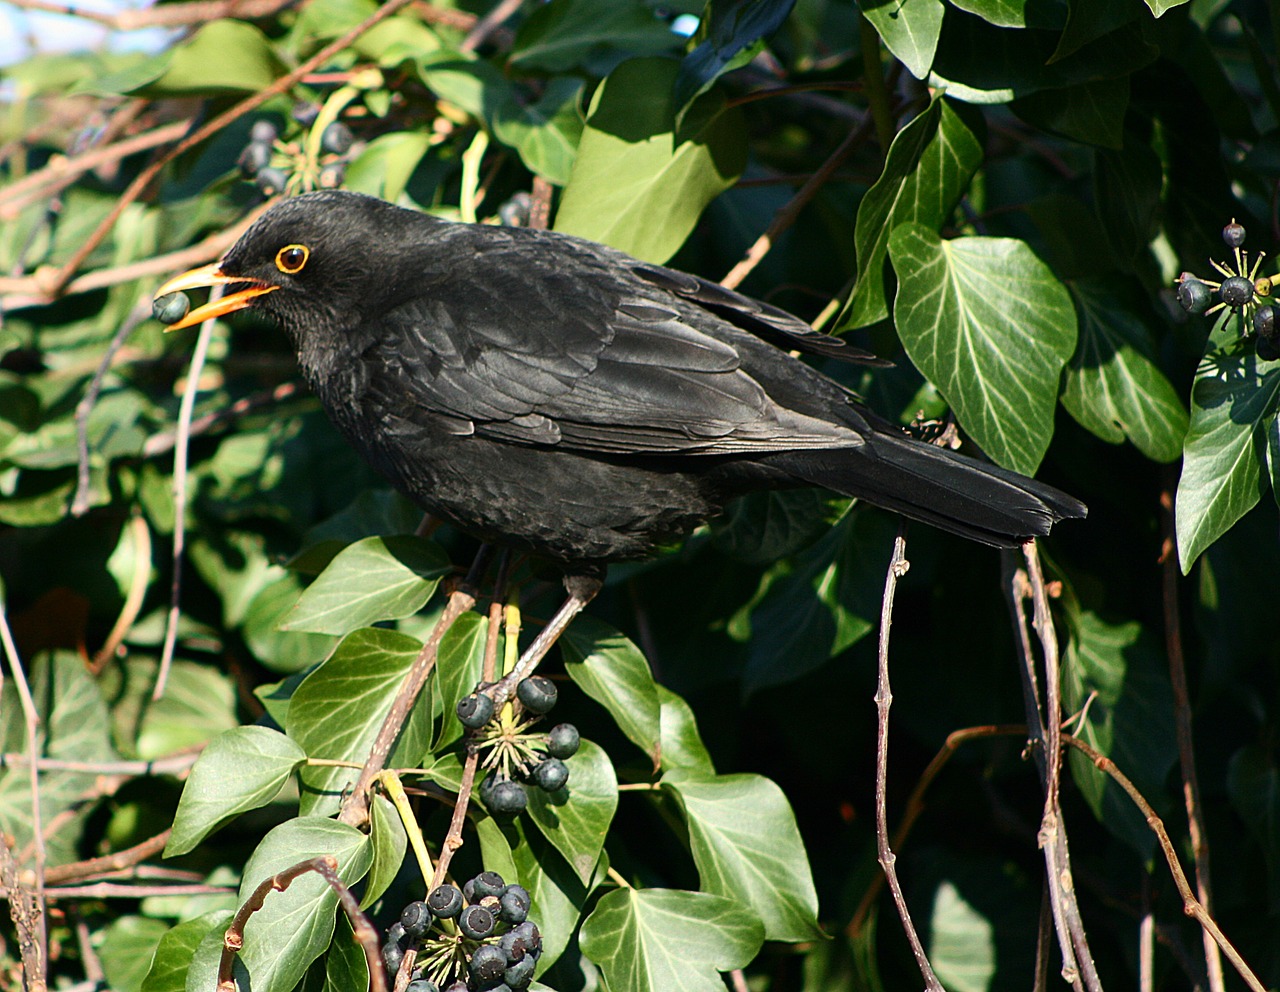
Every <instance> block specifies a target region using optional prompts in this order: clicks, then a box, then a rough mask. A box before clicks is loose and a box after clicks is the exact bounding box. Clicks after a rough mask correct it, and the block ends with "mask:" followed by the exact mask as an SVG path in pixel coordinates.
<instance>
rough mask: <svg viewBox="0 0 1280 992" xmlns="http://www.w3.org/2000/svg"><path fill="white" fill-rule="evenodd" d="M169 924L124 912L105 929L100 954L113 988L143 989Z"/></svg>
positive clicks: (124, 990) (119, 990)
mask: <svg viewBox="0 0 1280 992" xmlns="http://www.w3.org/2000/svg"><path fill="white" fill-rule="evenodd" d="M168 930H169V927H168V925H167V924H165V923H164V921H163V920H153V919H148V918H147V917H145V916H122V917H120V918H119V919H117V920H115V921H114V922H112V923H111V924H110V925H109V926H107V927H105V928H104V929H103V931H102V944H101V946H100V947H99V948H98V957H99V959H100V960H101V962H102V970H103V972H104V973H105V974H106V979H107V987H108V988H110V989H111V990H112V992H139V990H140V989H141V988H142V982H143V980H144V979H145V978H146V976H147V972H148V971H150V968H151V959H152V957H153V956H154V955H155V952H156V948H157V946H158V945H159V943H160V941H161V940H162V939H163V937H164V935H165V934H166V933H167V932H168Z"/></svg>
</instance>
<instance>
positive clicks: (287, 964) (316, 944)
mask: <svg viewBox="0 0 1280 992" xmlns="http://www.w3.org/2000/svg"><path fill="white" fill-rule="evenodd" d="M371 850H372V845H371V844H370V842H369V838H368V837H366V836H365V835H364V834H362V833H361V832H360V831H359V830H357V829H356V828H355V827H351V826H348V825H347V824H345V823H338V822H337V821H336V820H330V819H328V818H327V817H319V816H303V817H299V818H298V819H296V820H290V821H289V822H287V823H282V824H281V825H280V826H278V827H276V828H275V829H274V830H272V831H271V832H270V833H268V834H267V836H266V837H264V838H263V839H262V843H260V844H259V845H258V847H257V849H256V850H255V851H254V852H253V854H252V855H251V856H250V857H249V861H248V863H247V864H246V865H245V866H244V880H243V882H241V884H240V901H241V903H243V902H244V901H245V900H246V899H248V898H249V896H250V895H251V894H252V892H253V890H254V889H255V888H257V886H258V884H259V883H260V882H262V881H264V880H265V879H268V878H270V877H271V876H272V875H275V874H277V873H279V872H281V871H284V870H285V869H286V868H290V867H292V866H293V865H296V864H298V863H299V862H301V861H305V860H306V859H308V858H316V857H320V856H322V855H328V856H330V857H333V858H335V859H336V860H337V862H338V877H339V878H340V879H341V880H342V881H343V882H344V883H345V884H346V885H348V886H351V885H354V884H355V883H356V882H358V881H359V880H360V879H361V878H363V877H364V874H365V872H367V871H368V870H369V861H370V857H371ZM337 908H338V894H337V893H336V892H334V891H333V889H331V888H330V887H329V885H328V883H327V882H325V880H324V879H322V878H321V877H320V876H319V875H317V874H316V873H315V872H307V873H306V874H304V875H301V876H299V877H298V878H296V879H294V881H293V882H292V883H291V884H290V885H289V888H287V889H285V890H284V891H283V892H272V893H270V894H269V895H268V896H267V899H266V902H264V903H263V905H262V908H261V909H260V910H258V912H256V913H254V914H253V916H251V917H250V918H249V922H248V923H247V924H245V928H244V947H243V948H242V949H241V950H240V953H239V955H238V957H239V959H240V963H241V964H242V965H243V967H244V969H245V971H246V972H247V973H248V975H249V978H250V980H251V981H252V983H253V990H254V992H291V990H292V989H293V987H294V986H295V985H296V984H297V983H298V981H299V979H301V978H302V975H303V973H304V972H305V971H306V970H307V967H308V966H309V965H310V964H311V962H312V961H314V960H315V959H316V958H318V957H319V956H320V955H321V954H322V953H323V952H324V949H325V948H326V947H328V946H329V941H330V940H331V939H332V937H333V924H334V911H335V910H336V909H337ZM209 987H212V983H211V984H210V986H209Z"/></svg>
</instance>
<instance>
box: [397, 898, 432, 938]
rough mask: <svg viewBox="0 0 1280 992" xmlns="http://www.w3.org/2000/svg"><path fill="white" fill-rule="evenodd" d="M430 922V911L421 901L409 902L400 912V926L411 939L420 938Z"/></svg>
mask: <svg viewBox="0 0 1280 992" xmlns="http://www.w3.org/2000/svg"><path fill="white" fill-rule="evenodd" d="M430 922H431V910H429V909H427V904H426V903H425V902H423V901H422V900H421V899H419V900H417V901H416V902H411V903H409V905H407V906H406V907H405V908H404V909H402V910H401V911H400V924H401V926H403V927H404V932H405V933H407V934H408V935H409V936H411V937H417V936H420V935H421V934H422V933H424V932H425V931H426V929H427V925H428V924H429V923H430Z"/></svg>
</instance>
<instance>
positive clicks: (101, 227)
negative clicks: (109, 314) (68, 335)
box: [46, 0, 411, 296]
mask: <svg viewBox="0 0 1280 992" xmlns="http://www.w3.org/2000/svg"><path fill="white" fill-rule="evenodd" d="M410 2H411V0H387V2H386V3H385V4H383V5H382V6H381V7H379V8H378V9H377V10H375V11H374V12H373V13H372V14H370V15H369V16H368V17H366V18H365V19H364V20H363V21H361V22H360V23H359V24H357V25H356V26H355V27H354V28H352V29H351V30H350V31H348V32H347V33H346V34H344V35H343V36H342V37H341V38H339V39H337V40H336V41H334V42H332V43H331V44H329V45H326V46H325V47H324V48H322V49H321V50H320V51H318V52H316V54H315V55H313V56H312V57H311V58H309V59H307V60H306V61H305V62H303V63H302V64H301V65H299V66H298V67H297V68H296V69H294V70H293V71H292V72H290V73H287V74H285V75H283V76H281V77H280V78H279V79H277V80H276V81H275V82H274V83H272V84H271V85H270V86H267V87H265V88H263V89H261V90H259V91H258V92H256V93H254V94H252V95H251V96H248V97H245V99H243V100H241V101H240V102H239V103H237V104H236V105H235V106H233V107H231V109H229V110H226V111H224V112H223V113H221V114H218V115H217V116H216V117H214V118H213V119H212V120H211V121H209V122H208V123H206V124H204V125H202V126H200V127H198V128H196V129H195V130H194V131H192V132H191V133H190V134H189V135H187V136H186V137H185V138H183V139H182V140H181V141H179V142H178V143H177V144H176V145H174V146H173V147H172V148H171V149H169V150H168V151H167V152H165V153H164V154H163V155H160V156H159V157H157V158H156V160H155V161H153V162H152V163H151V164H150V165H148V166H147V167H146V168H144V169H143V170H142V171H141V172H139V173H138V175H137V177H135V178H134V180H133V182H131V183H130V184H129V186H128V187H127V188H126V189H125V191H124V192H123V193H121V194H120V196H119V198H118V199H117V200H116V203H115V205H114V206H113V207H112V208H111V211H110V212H109V213H108V214H107V216H106V217H104V218H103V219H102V221H101V223H99V224H98V226H97V227H96V228H94V230H93V232H92V233H91V234H90V235H89V236H88V237H87V238H86V239H85V240H84V242H83V243H82V244H81V246H80V247H79V249H77V250H76V252H75V254H73V255H72V256H71V258H70V259H68V260H67V262H66V264H64V265H63V266H62V268H60V269H59V270H58V271H57V272H55V273H53V274H52V275H51V276H50V277H49V278H48V280H47V285H46V289H47V291H48V292H49V293H50V294H51V295H53V296H60V295H61V294H62V293H63V292H64V291H65V290H66V288H67V284H68V283H69V282H70V281H71V277H72V276H73V275H75V273H76V271H77V270H79V268H80V266H81V265H83V264H84V260H85V259H86V258H88V257H89V255H90V254H92V253H93V251H94V250H95V249H96V248H97V247H98V245H100V244H101V243H102V241H103V240H104V239H105V238H106V236H107V235H108V233H110V231H111V229H112V228H113V227H115V224H116V221H117V220H119V219H120V215H121V214H122V213H124V211H125V208H126V207H128V205H129V204H130V203H132V202H133V201H134V200H136V199H137V198H138V197H139V196H141V195H142V192H143V191H144V190H145V189H146V188H147V187H148V186H149V185H150V184H151V181H152V180H153V179H155V178H156V176H158V175H159V174H160V170H161V169H163V168H164V167H165V166H166V165H167V164H168V163H169V162H171V161H173V159H175V158H177V157H178V156H179V155H181V154H182V153H183V152H185V151H187V150H188V149H190V148H194V147H195V146H196V145H198V144H200V142H202V141H204V140H205V139H206V138H208V137H210V136H211V135H214V134H217V133H218V132H219V131H221V130H222V129H223V128H224V127H226V126H227V125H228V124H230V123H231V122H232V121H234V120H237V119H239V118H240V117H243V116H244V115H245V114H247V113H249V112H251V111H253V110H256V109H257V108H258V107H260V106H262V105H263V104H264V103H266V102H267V101H268V100H270V99H272V98H273V97H276V96H279V95H280V94H281V93H284V92H286V91H287V90H288V89H289V88H290V87H291V86H293V85H294V84H295V83H296V82H298V80H300V79H302V78H303V77H304V76H306V75H308V74H309V73H312V72H314V71H315V70H316V69H318V68H320V66H322V65H324V64H325V63H327V62H328V61H329V60H330V59H332V58H333V57H334V56H335V55H337V54H338V53H339V52H341V51H342V50H343V49H345V48H347V47H348V46H349V45H350V44H351V43H352V42H353V41H355V40H356V39H357V38H359V37H360V36H361V35H362V34H364V33H365V32H366V31H368V30H369V29H370V28H371V27H373V26H374V25H375V24H377V23H379V22H380V21H383V20H385V19H386V18H388V17H390V16H391V15H392V14H394V13H396V11H398V10H401V9H402V8H404V7H405V6H407V5H408V4H409V3H410Z"/></svg>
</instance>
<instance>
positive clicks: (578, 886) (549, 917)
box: [485, 818, 607, 974]
mask: <svg viewBox="0 0 1280 992" xmlns="http://www.w3.org/2000/svg"><path fill="white" fill-rule="evenodd" d="M485 822H488V821H485ZM514 830H515V835H516V837H517V838H518V840H517V843H516V846H515V848H514V849H513V850H512V852H511V856H512V858H513V859H514V863H515V866H516V877H517V878H518V879H519V881H520V884H521V885H523V886H524V887H525V889H527V890H528V892H529V899H530V901H531V902H532V904H533V906H534V907H536V908H535V909H534V911H533V915H534V916H535V917H536V918H537V921H538V927H539V928H540V929H541V931H542V957H541V958H539V959H538V971H537V973H538V974H541V973H543V972H545V971H546V970H547V969H548V968H550V967H551V966H552V965H553V964H555V962H556V959H557V958H559V957H560V955H561V954H563V953H564V949H565V948H566V947H568V946H569V939H570V938H571V937H572V936H573V933H574V930H575V929H576V928H577V926H578V919H579V917H580V916H581V915H582V908H583V906H584V905H585V904H586V901H587V894H588V893H589V892H590V891H591V890H592V889H594V888H595V883H596V880H597V879H598V878H600V877H602V876H603V875H604V869H603V865H604V864H605V859H606V857H607V855H604V854H602V855H601V860H600V862H598V863H597V864H596V870H595V872H594V874H593V876H592V878H591V879H590V880H589V881H588V883H587V884H585V885H584V884H583V882H582V880H581V879H579V878H578V876H577V874H576V873H575V872H574V870H573V869H572V868H571V867H569V863H568V862H567V861H565V859H564V858H563V857H561V855H560V853H559V852H558V851H557V850H556V849H555V848H554V847H552V846H551V844H550V843H549V842H548V841H547V839H546V838H545V837H543V836H542V835H541V834H540V833H538V832H537V831H536V830H527V829H525V821H524V820H523V819H520V818H517V820H516V821H515V824H514ZM486 863H487V862H486Z"/></svg>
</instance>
